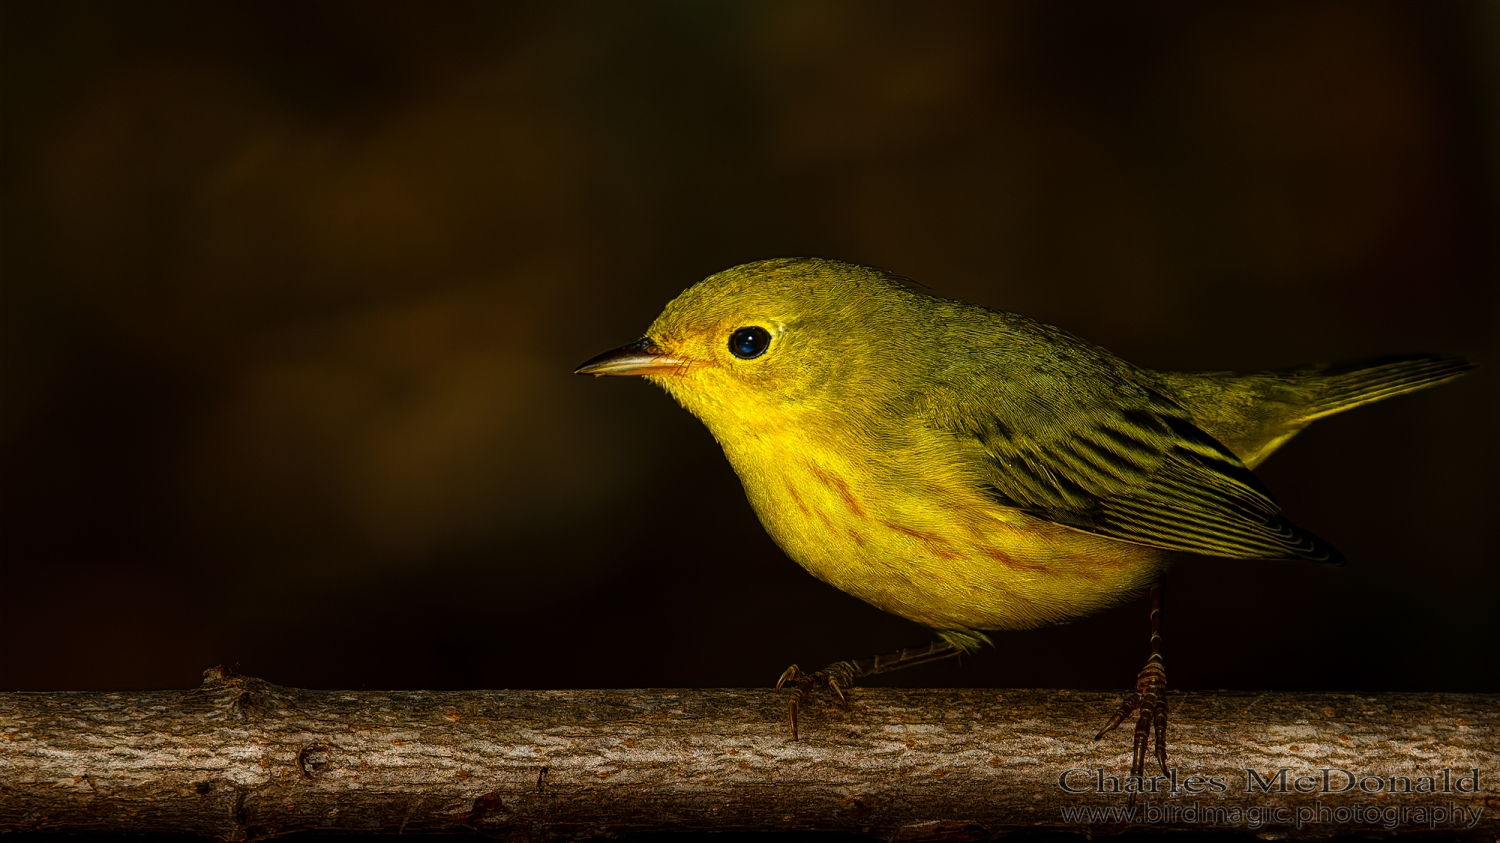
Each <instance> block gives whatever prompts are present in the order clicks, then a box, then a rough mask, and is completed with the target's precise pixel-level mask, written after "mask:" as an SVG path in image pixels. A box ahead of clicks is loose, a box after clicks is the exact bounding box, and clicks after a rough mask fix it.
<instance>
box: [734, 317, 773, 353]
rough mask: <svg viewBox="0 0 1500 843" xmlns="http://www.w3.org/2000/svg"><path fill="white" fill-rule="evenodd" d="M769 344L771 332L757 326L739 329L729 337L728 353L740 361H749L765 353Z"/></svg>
mask: <svg viewBox="0 0 1500 843" xmlns="http://www.w3.org/2000/svg"><path fill="white" fill-rule="evenodd" d="M770 344H771V332H770V331H767V330H766V329H765V328H762V327H761V326H759V325H750V326H748V327H744V328H740V329H738V330H736V331H735V332H734V333H732V334H730V335H729V353H730V354H733V355H734V356H735V357H738V358H740V359H741V360H750V359H752V358H755V357H759V356H761V355H762V354H765V353H766V348H767V347H768V346H770Z"/></svg>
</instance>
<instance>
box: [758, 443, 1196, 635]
mask: <svg viewBox="0 0 1500 843" xmlns="http://www.w3.org/2000/svg"><path fill="white" fill-rule="evenodd" d="M830 463H833V464H830ZM782 468H783V470H781V471H779V472H778V473H777V475H776V476H761V477H757V478H753V480H754V481H755V482H752V478H745V477H744V475H743V474H742V479H745V480H746V482H745V488H746V492H747V493H748V495H749V497H750V500H751V503H752V504H753V505H754V507H755V510H756V512H757V514H758V515H759V516H760V519H761V523H762V524H764V525H765V527H766V530H767V531H768V532H769V533H770V534H771V536H772V538H774V539H775V540H776V542H777V544H779V545H780V546H781V548H782V549H783V550H785V551H786V553H787V555H788V556H790V557H791V558H792V559H794V560H795V561H796V562H798V563H799V564H801V565H802V566H803V567H804V568H806V569H807V570H808V571H810V572H811V573H812V574H813V575H814V576H816V577H818V578H819V579H821V580H823V581H824V582H827V583H829V584H830V585H833V586H835V587H837V588H839V589H840V590H842V591H845V592H848V593H849V594H852V595H854V596H856V597H858V598H860V599H862V600H864V601H866V602H868V603H871V604H873V605H875V606H877V607H879V608H881V609H884V610H886V611H888V612H891V613H893V614H897V615H900V616H902V617H904V618H908V619H910V620H913V621H916V622H918V623H922V624H925V625H927V626H930V627H933V628H935V629H978V630H992V629H1024V628H1028V627H1033V626H1039V625H1042V624H1045V623H1049V622H1056V621H1062V620H1066V619H1069V618H1074V617H1079V616H1082V615H1086V614H1089V613H1091V612H1095V611H1098V610H1100V609H1103V608H1106V607H1108V606H1110V605H1113V604H1115V603H1118V602H1120V601H1121V600H1123V599H1125V598H1128V597H1130V596H1131V595H1133V594H1134V593H1136V592H1138V591H1139V590H1140V589H1142V588H1144V587H1145V586H1147V585H1149V584H1150V583H1151V581H1152V580H1153V579H1155V578H1156V576H1158V575H1159V574H1160V573H1161V571H1162V570H1164V568H1165V567H1166V564H1167V562H1168V561H1169V558H1170V553H1169V552H1168V551H1164V550H1160V549H1157V548H1151V547H1144V546H1141V545H1135V544H1130V543H1127V542H1120V541H1114V540H1111V539H1106V538H1102V537H1099V536H1094V535H1091V534H1088V533H1084V532H1080V531H1078V530H1073V529H1070V528H1067V527H1063V526H1061V525H1058V524H1053V523H1051V522H1048V521H1044V520H1042V519H1039V518H1035V517H1032V516H1029V515H1026V514H1024V513H1021V512H1018V511H1015V510H1007V509H1004V508H1001V507H998V506H996V505H995V504H994V503H992V502H990V501H989V500H987V499H986V498H984V496H983V495H982V494H981V493H979V491H978V490H977V489H975V490H973V491H972V492H971V491H969V489H968V488H967V484H959V483H954V482H950V481H951V479H945V478H942V477H935V478H924V479H923V480H919V481H915V482H913V483H910V484H907V485H905V486H903V487H902V488H899V489H893V488H892V487H891V485H890V484H872V483H860V482H859V480H858V478H859V477H860V476H861V474H862V472H858V471H848V470H841V469H845V467H844V466H840V465H838V464H837V463H836V461H832V460H829V461H816V462H815V461H813V460H812V459H804V458H799V459H796V460H793V461H791V464H787V463H783V464H782ZM866 474H867V473H866Z"/></svg>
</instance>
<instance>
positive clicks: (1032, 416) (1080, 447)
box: [941, 371, 1343, 563]
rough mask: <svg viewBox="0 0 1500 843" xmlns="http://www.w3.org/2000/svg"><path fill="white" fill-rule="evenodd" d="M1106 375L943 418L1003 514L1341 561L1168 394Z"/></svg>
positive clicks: (1018, 388) (1030, 390)
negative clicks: (969, 440)
mask: <svg viewBox="0 0 1500 843" xmlns="http://www.w3.org/2000/svg"><path fill="white" fill-rule="evenodd" d="M1111 374H1112V375H1113V378H1104V379H1102V380H1103V383H1101V382H1100V380H1101V379H1099V378H1094V377H1090V378H1087V379H1082V378H1041V379H1038V381H1037V382H1028V381H1026V380H1013V381H1011V382H1009V383H1006V384H996V386H1000V387H1001V388H1000V389H999V390H998V392H999V393H1000V395H999V397H994V395H995V393H993V392H992V393H991V400H990V401H987V402H985V403H984V404H983V405H980V404H978V402H976V401H975V400H974V399H972V398H971V397H969V396H971V395H972V393H964V395H965V397H964V398H961V399H958V400H959V401H961V402H963V403H964V404H965V405H966V406H963V407H961V408H954V407H950V408H947V409H948V412H945V413H942V414H941V415H943V416H946V417H947V423H948V425H949V427H950V430H952V431H953V432H956V433H959V434H960V435H961V436H967V437H973V439H974V440H977V442H978V444H979V446H980V447H979V451H978V453H979V462H980V466H979V471H980V475H981V477H982V485H983V487H984V489H985V491H986V492H987V493H988V494H989V495H990V496H991V497H992V498H994V500H995V501H996V502H997V503H999V504H1001V505H1003V506H1007V507H1013V508H1016V509H1020V510H1022V511H1025V512H1027V513H1029V514H1032V515H1035V516H1037V517H1039V518H1044V519H1047V520H1049V521H1053V522H1055V523H1059V524H1065V525H1067V526H1070V527H1074V528H1077V529H1079V530H1083V531H1085V532H1089V533H1095V534H1098V535H1101V536H1108V537H1110V538H1115V539H1121V540H1124V541H1129V542H1135V543H1138V544H1144V545H1151V546H1154V547H1162V548H1168V549H1171V550H1180V551H1188V552H1192V553H1202V554H1206V555H1209V556H1223V557H1231V558H1247V559H1248V558H1272V559H1284V558H1296V559H1310V560H1315V561H1321V562H1333V563H1341V562H1342V561H1343V557H1342V556H1341V555H1340V554H1339V552H1338V551H1337V550H1335V549H1333V548H1332V547H1331V546H1329V545H1328V544H1326V543H1325V542H1323V541H1322V540H1321V539H1319V538H1318V537H1316V536H1314V535H1312V534H1311V533H1308V532H1306V531H1304V530H1301V529H1299V528H1298V527H1296V526H1295V525H1293V524H1292V523H1291V522H1290V521H1288V520H1286V519H1285V518H1283V517H1282V516H1281V514H1280V507H1279V506H1278V505H1277V503H1276V500H1275V498H1273V497H1272V496H1271V493H1270V492H1269V491H1267V490H1266V488H1265V487H1264V486H1263V485H1261V482H1260V480H1259V479H1257V478H1256V477H1255V475H1254V474H1252V473H1251V472H1250V470H1249V469H1248V468H1246V467H1245V465H1244V463H1242V462H1240V460H1239V458H1238V457H1236V456H1235V455H1234V454H1233V453H1232V452H1231V451H1230V450H1229V449H1228V448H1226V447H1224V445H1223V444H1221V443H1219V442H1218V441H1217V440H1215V439H1214V438H1213V437H1212V436H1210V435H1208V434H1207V433H1205V432H1204V431H1203V430H1201V429H1199V428H1198V427H1197V426H1196V425H1195V424H1193V422H1192V419H1191V418H1190V416H1189V415H1188V413H1187V412H1186V411H1185V410H1184V409H1182V408H1181V407H1180V406H1178V405H1177V404H1176V403H1175V402H1174V401H1173V400H1172V399H1171V398H1170V397H1168V396H1167V395H1165V394H1163V393H1162V392H1160V391H1159V390H1158V389H1157V388H1155V387H1154V386H1153V385H1151V384H1149V383H1146V382H1142V381H1141V380H1133V379H1130V378H1128V377H1124V375H1126V374H1127V373H1126V372H1123V371H1122V372H1113V373H1111ZM1101 390H1102V391H1101ZM955 409H957V410H959V412H957V413H954V412H953V410H955ZM954 427H957V428H958V429H957V430H953V428H954Z"/></svg>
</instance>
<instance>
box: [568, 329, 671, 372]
mask: <svg viewBox="0 0 1500 843" xmlns="http://www.w3.org/2000/svg"><path fill="white" fill-rule="evenodd" d="M687 367H688V362H687V361H686V360H683V359H680V358H677V357H672V356H671V355H669V354H667V353H666V352H664V351H662V350H661V349H660V348H658V347H657V346H656V343H654V342H652V341H651V338H650V337H646V338H644V339H640V340H636V341H635V342H633V343H631V344H630V345H622V346H620V347H619V348H617V349H615V350H613V351H606V352H604V353H603V354H601V355H599V356H598V357H595V358H593V359H591V360H589V361H588V362H586V363H584V364H583V365H582V366H579V367H578V368H577V369H574V370H573V374H575V375H593V376H594V377H603V376H605V375H674V374H681V373H682V371H683V370H684V369H686V368H687Z"/></svg>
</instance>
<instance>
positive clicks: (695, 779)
mask: <svg viewBox="0 0 1500 843" xmlns="http://www.w3.org/2000/svg"><path fill="white" fill-rule="evenodd" d="M205 676H206V678H205V681H204V683H203V685H202V686H201V687H199V688H196V689H193V690H190V691H155V692H132V693H77V692H69V693H0V832H11V831H43V830H59V831H62V830H65V831H75V832H76V831H121V832H191V833H196V834H200V835H204V836H208V837H214V838H218V839H222V840H249V839H258V838H263V837H269V836H274V835H281V834H287V833H290V832H295V831H305V830H325V831H327V830H340V831H366V832H371V831H388V832H397V831H406V832H413V831H424V832H434V831H453V830H460V829H470V830H478V831H481V832H484V833H488V834H492V835H495V836H503V837H508V838H515V839H549V840H550V839H577V838H584V837H596V836H601V835H615V834H621V833H627V832H634V831H688V830H699V831H702V830H713V831H782V830H796V831H837V832H856V833H858V832H865V833H869V834H871V835H874V836H878V837H881V838H885V839H887V840H901V841H909V840H923V839H944V840H959V839H963V840H967V839H976V840H977V839H984V838H989V837H994V836H997V835H1000V834H1003V833H1006V832H1012V831H1019V830H1028V831H1036V830H1073V831H1079V832H1085V831H1090V830H1092V831H1095V832H1098V831H1107V830H1121V829H1125V828H1130V827H1151V828H1176V829H1196V830H1210V829H1226V828H1233V829H1240V830H1246V829H1249V830H1256V831H1260V832H1262V833H1265V832H1270V833H1272V834H1273V835H1276V836H1288V837H1293V838H1298V837H1301V838H1313V837H1324V836H1328V835H1329V834H1332V833H1345V834H1346V833H1350V832H1358V831H1361V830H1364V831H1370V832H1376V833H1382V834H1386V833H1392V832H1403V831H1420V832H1427V831H1430V830H1431V829H1433V828H1436V829H1440V830H1442V831H1443V832H1446V833H1447V834H1450V835H1451V834H1454V833H1461V834H1464V835H1469V836H1473V837H1477V838H1484V839H1494V838H1495V836H1496V834H1497V832H1500V807H1497V801H1500V800H1497V796H1496V792H1497V791H1496V788H1497V785H1500V781H1497V780H1500V746H1497V739H1496V736H1497V730H1496V726H1497V724H1500V705H1497V703H1500V697H1497V696H1496V695H1477V694H1373V695H1371V694H1247V693H1228V692H1219V693H1190V694H1173V695H1172V696H1171V700H1172V708H1171V717H1172V720H1171V741H1170V744H1169V750H1170V752H1171V761H1172V763H1173V765H1174V767H1175V769H1174V772H1175V774H1176V782H1175V784H1176V788H1177V790H1176V792H1175V793H1170V794H1169V793H1165V792H1163V791H1165V790H1170V787H1171V785H1170V783H1168V782H1167V780H1165V779H1158V780H1149V781H1148V782H1146V784H1147V785H1150V786H1152V787H1153V789H1154V791H1155V792H1148V793H1145V794H1143V795H1142V796H1141V797H1140V798H1139V800H1138V802H1137V804H1136V805H1135V806H1134V813H1133V814H1125V813H1121V814H1115V815H1111V814H1107V813H1104V812H1107V811H1118V812H1125V811H1127V810H1129V809H1128V806H1127V797H1126V796H1124V795H1122V794H1120V793H1118V792H1116V793H1108V792H1099V791H1100V790H1101V789H1102V790H1109V789H1111V788H1114V789H1116V790H1118V789H1119V788H1121V787H1124V788H1127V789H1128V788H1129V787H1130V786H1131V780H1130V779H1129V778H1128V777H1126V776H1125V775H1124V773H1125V771H1126V770H1127V769H1128V766H1129V761H1128V755H1127V754H1128V751H1129V746H1130V738H1129V730H1128V729H1122V730H1121V732H1119V733H1116V734H1113V735H1110V736H1109V737H1107V738H1106V739H1105V740H1103V741H1100V742H1095V741H1094V740H1093V739H1092V737H1093V734H1094V732H1095V731H1096V730H1097V729H1098V727H1099V726H1100V724H1101V723H1102V722H1103V721H1104V720H1105V719H1106V718H1107V717H1108V715H1109V714H1110V713H1111V712H1112V711H1113V709H1114V708H1115V706H1117V705H1118V701H1119V698H1118V697H1117V696H1116V695H1114V694H1108V693H1082V692H1072V691H1030V690H1003V691H995V690H957V691H953V690H947V691H942V690H897V689H891V688H877V689H858V688H857V689H855V690H854V691H853V693H852V696H851V700H852V710H850V711H844V710H842V709H839V708H837V707H835V706H832V705H814V706H812V707H811V708H810V709H808V710H805V713H804V718H805V720H804V723H805V726H804V730H803V739H802V740H801V741H799V742H793V741H792V740H791V739H790V733H789V729H788V726H787V709H786V697H785V696H784V695H778V694H776V693H775V692H773V691H771V690H769V689H750V690H682V691H661V690H649V691H468V692H432V691H389V692H376V691H359V692H352V691H306V690H297V689H292V688H281V687H278V686H275V685H271V684H269V683H266V682H263V681H261V680H258V679H252V678H248V677H241V676H234V675H231V674H229V673H228V672H227V671H224V670H221V669H214V670H211V671H209V672H208V673H207V674H206V675H205ZM1325 769H1327V770H1333V771H1334V772H1331V773H1328V774H1326V776H1325V773H1324V772H1323V771H1324V770H1325ZM1247 770H1248V771H1253V774H1252V773H1247ZM1282 770H1285V771H1286V774H1285V775H1282V774H1281V771H1282ZM1339 771H1348V773H1347V774H1346V773H1343V772H1339ZM1349 775H1352V776H1354V777H1355V780H1354V782H1355V783H1354V786H1353V787H1351V788H1349V789H1347V790H1346V791H1345V792H1342V793H1339V792H1332V791H1338V790H1342V789H1344V788H1345V785H1346V784H1347V783H1348V781H1349V778H1348V776H1349ZM1392 777H1395V778H1392ZM1259 780H1264V781H1265V785H1266V786H1265V787H1260V786H1258V782H1259ZM1325 783H1326V786H1325ZM1361 785H1363V786H1364V787H1365V788H1366V790H1365V791H1364V792H1362V791H1361V789H1360V786H1361ZM1476 785H1477V787H1478V788H1479V791H1480V792H1477V793H1475V792H1469V791H1471V790H1472V789H1473V788H1474V786H1476ZM1298 786H1302V787H1303V788H1304V789H1306V788H1311V792H1306V793H1300V792H1297V787H1298ZM1247 788H1248V789H1249V792H1247ZM1393 789H1394V790H1398V791H1399V790H1403V789H1411V790H1415V791H1417V792H1412V793H1402V792H1397V793H1392V792H1391V791H1392V790H1393ZM1194 791H1197V792H1194ZM1266 791H1269V792H1266ZM1370 791H1374V792H1370ZM1426 791H1436V792H1426ZM1091 809H1092V810H1098V811H1100V813H1096V814H1094V815H1092V816H1091V815H1090V814H1089V813H1088V811H1089V810H1091ZM1403 809H1404V813H1403ZM1069 812H1071V813H1069Z"/></svg>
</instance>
